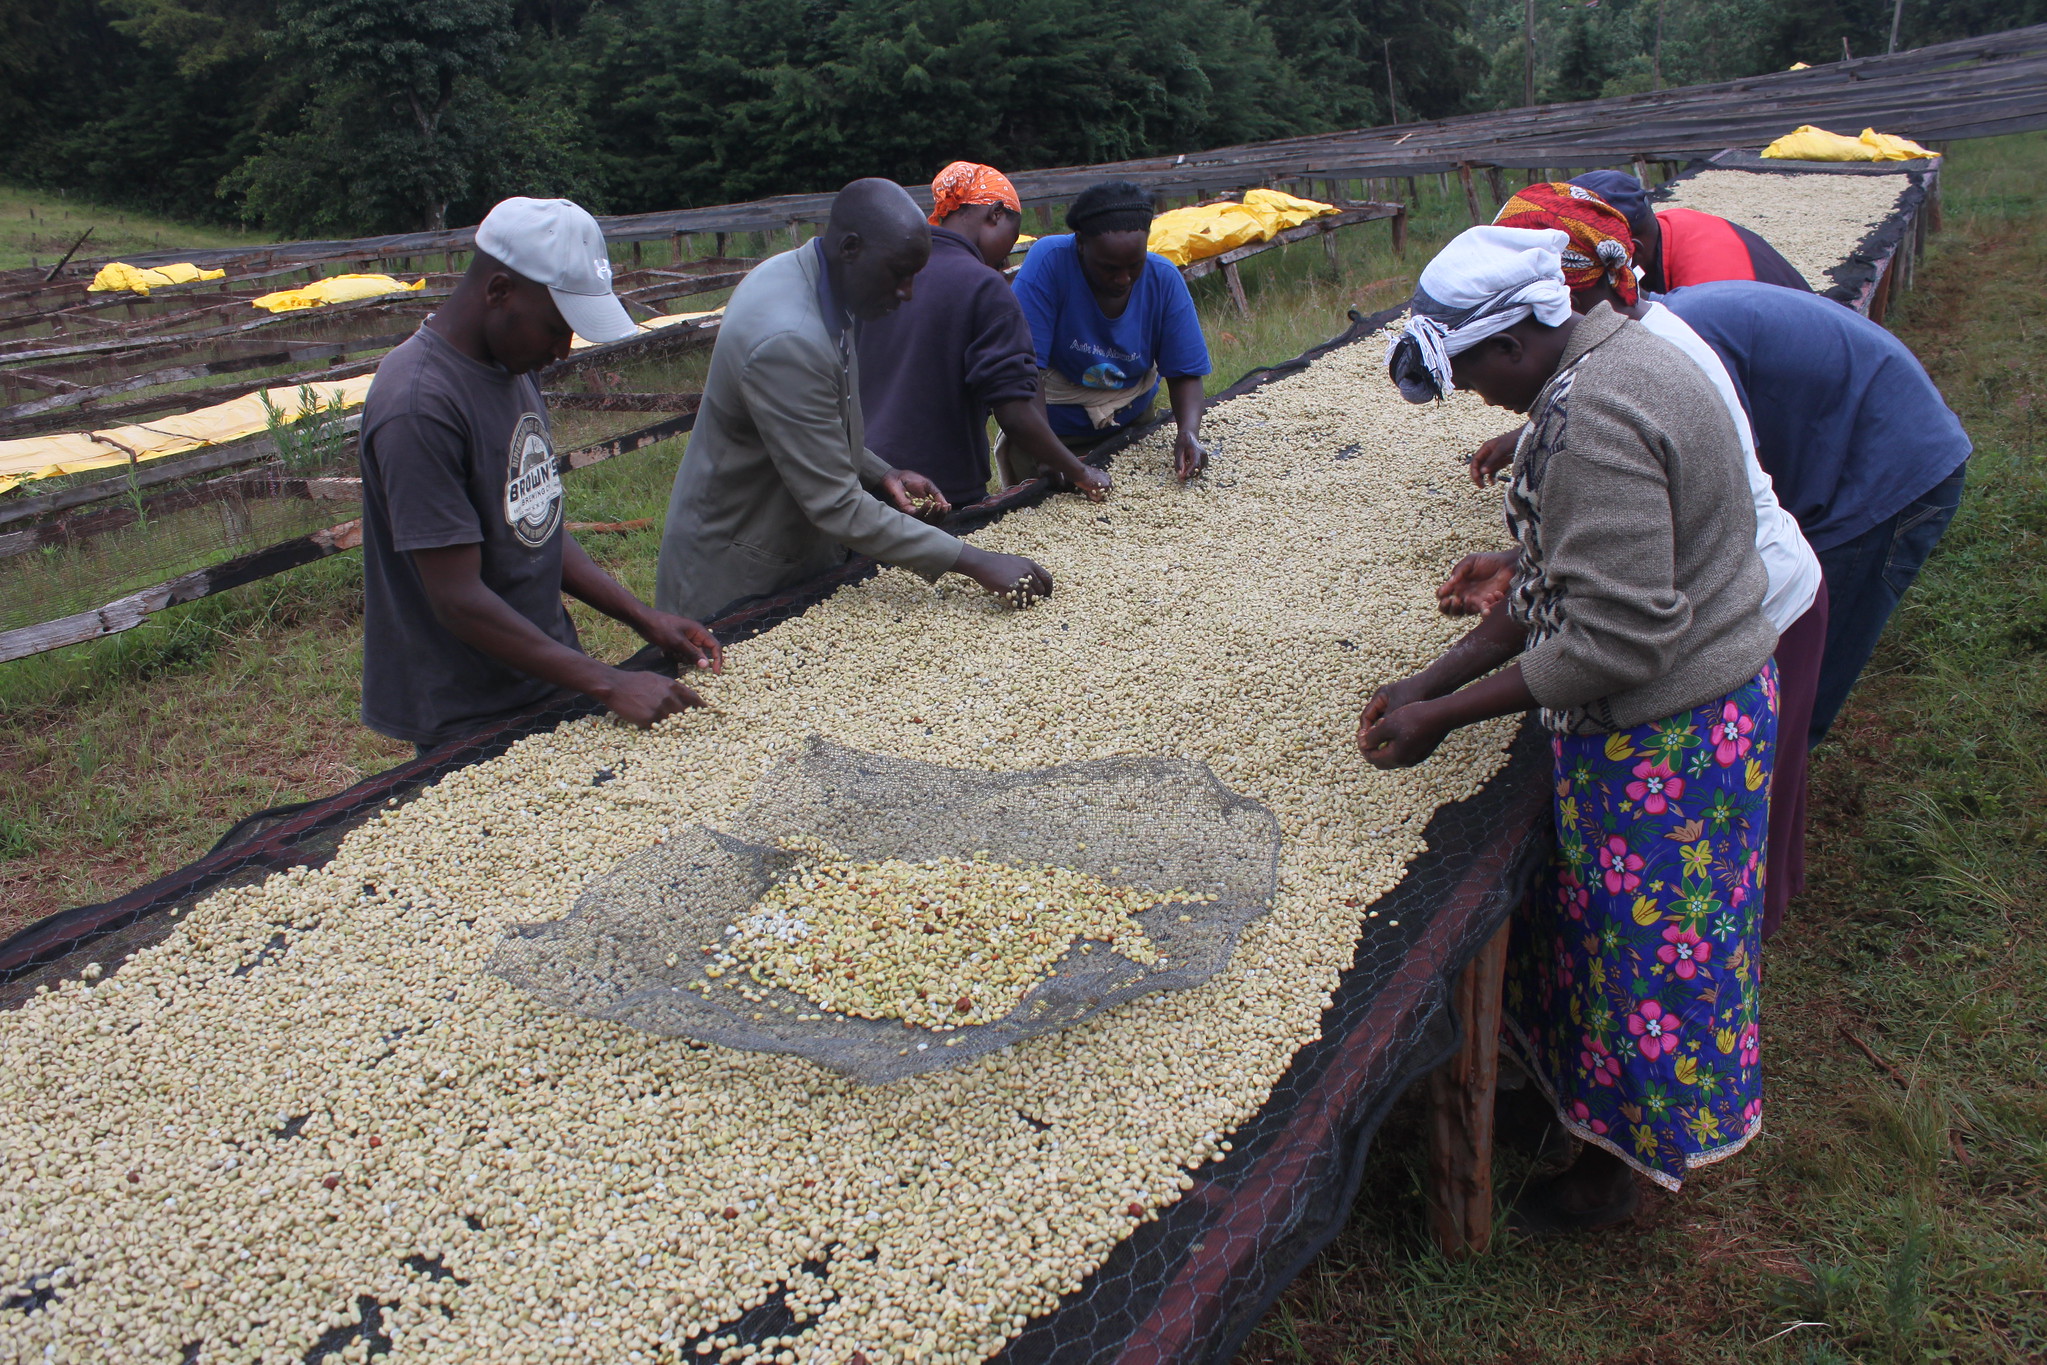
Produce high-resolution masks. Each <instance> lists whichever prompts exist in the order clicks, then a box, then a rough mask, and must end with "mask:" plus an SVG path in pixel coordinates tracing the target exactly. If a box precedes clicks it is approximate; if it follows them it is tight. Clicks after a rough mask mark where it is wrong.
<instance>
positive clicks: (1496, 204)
mask: <svg viewBox="0 0 2047 1365" xmlns="http://www.w3.org/2000/svg"><path fill="white" fill-rule="evenodd" d="M1485 183H1486V188H1487V189H1489V190H1491V191H1492V192H1493V212H1494V213H1498V212H1499V211H1500V209H1501V208H1502V207H1503V206H1504V205H1505V204H1506V202H1507V185H1506V182H1505V180H1504V178H1503V177H1502V176H1501V175H1500V168H1499V167H1498V166H1488V167H1486V168H1485Z"/></svg>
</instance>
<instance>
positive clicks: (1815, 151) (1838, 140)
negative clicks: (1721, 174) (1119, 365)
mask: <svg viewBox="0 0 2047 1365" xmlns="http://www.w3.org/2000/svg"><path fill="white" fill-rule="evenodd" d="M1763 155H1764V156H1767V157H1771V158H1774V159H1776V160H1779V161H1916V160H1918V159H1919V158H1920V157H1924V156H1934V155H1937V153H1935V152H1932V151H1930V150H1928V149H1927V148H1925V147H1922V146H1920V145H1919V144H1918V143H1916V142H1914V141H1912V139H1910V138H1907V137H1899V136H1898V135H1897V134H1896V133H1879V132H1878V131H1877V130H1876V129H1874V128H1864V129H1863V130H1862V136H1861V137H1849V136H1847V135H1846V134H1844V133H1830V132H1828V131H1827V130H1826V129H1824V128H1815V127H1813V126H1812V125H1811V124H1810V123H1808V124H1806V125H1805V126H1803V127H1801V128H1796V129H1793V130H1792V131H1791V132H1788V133H1786V134H1785V135H1784V136H1782V137H1780V138H1778V139H1777V140H1776V141H1775V142H1773V143H1771V144H1770V145H1769V146H1767V147H1765V148H1763Z"/></svg>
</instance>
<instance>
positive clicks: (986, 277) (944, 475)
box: [860, 161, 1109, 507]
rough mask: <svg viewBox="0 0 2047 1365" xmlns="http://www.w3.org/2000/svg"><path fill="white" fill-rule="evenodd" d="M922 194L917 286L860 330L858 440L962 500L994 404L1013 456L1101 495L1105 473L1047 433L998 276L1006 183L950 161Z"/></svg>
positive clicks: (977, 488)
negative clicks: (926, 257)
mask: <svg viewBox="0 0 2047 1365" xmlns="http://www.w3.org/2000/svg"><path fill="white" fill-rule="evenodd" d="M931 193H932V199H933V201H934V202H933V208H932V211H931V223H932V229H931V261H930V263H929V264H928V265H926V266H925V267H924V269H923V270H922V271H921V272H919V273H918V275H917V280H916V292H915V293H914V294H913V295H912V296H911V298H910V299H909V301H908V302H906V303H904V304H903V305H902V307H900V308H898V309H897V310H896V311H895V312H893V313H891V314H889V315H888V316H887V317H885V318H879V319H875V320H873V321H870V322H868V323H867V324H866V326H865V327H864V329H863V330H862V332H861V336H860V406H861V409H862V411H863V412H864V413H865V414H866V418H867V444H868V446H869V447H870V448H871V449H872V450H873V451H874V453H875V454H877V455H879V456H881V457H882V458H883V459H884V460H887V461H888V462H889V463H890V464H892V465H894V466H895V467H896V468H898V469H908V470H914V471H916V472H917V473H919V474H922V475H924V476H925V477H926V478H928V479H930V480H931V481H932V482H933V483H935V484H937V485H938V488H939V491H940V492H942V493H943V494H944V495H945V498H946V501H947V502H948V503H950V504H951V505H952V506H955V507H958V506H963V505H965V504H967V503H971V502H978V501H980V500H981V499H982V498H984V497H986V496H987V493H988V474H989V470H988V417H989V415H990V414H991V413H992V414H993V415H994V417H995V421H996V423H997V424H998V425H999V426H1000V427H1001V428H1002V431H1003V434H1004V436H1005V437H1006V438H1007V439H1008V441H1009V442H1011V443H1012V444H1013V445H1014V446H1015V447H1016V448H1017V449H1018V450H1019V452H1020V453H1022V454H1024V455H1027V456H1030V457H1032V458H1033V459H1035V460H1036V462H1037V465H1038V467H1039V468H1041V469H1045V470H1048V471H1051V472H1052V475H1053V477H1054V478H1055V479H1057V480H1063V481H1064V482H1065V483H1067V484H1069V485H1070V486H1072V487H1074V488H1076V489H1078V490H1079V491H1080V492H1082V493H1085V494H1086V495H1087V496H1088V497H1090V498H1092V499H1094V500H1096V501H1100V500H1101V499H1102V498H1103V497H1104V496H1106V495H1107V493H1108V490H1109V476H1108V474H1107V473H1105V472H1104V471H1102V470H1099V469H1095V468H1093V467H1092V466H1089V465H1086V464H1083V463H1081V461H1080V460H1079V458H1078V457H1076V456H1075V455H1074V454H1073V452H1072V451H1070V450H1068V449H1067V448H1066V444H1065V443H1064V442H1063V441H1061V440H1060V439H1059V438H1058V437H1057V436H1056V435H1054V434H1053V432H1052V426H1051V423H1050V422H1049V421H1048V420H1047V418H1046V416H1045V407H1044V403H1043V401H1042V399H1041V397H1040V395H1039V390H1038V364H1037V357H1036V351H1035V349H1034V348H1033V346H1032V344H1031V329H1030V324H1029V323H1028V322H1026V321H1025V319H1024V313H1023V308H1022V306H1021V305H1020V304H1019V303H1018V302H1017V301H1016V296H1015V295H1014V294H1013V293H1011V292H1010V288H1009V284H1008V282H1007V281H1005V280H1004V279H1003V277H1002V273H1001V272H1002V266H1003V264H1004V263H1005V262H1006V261H1007V260H1008V257H1009V253H1010V250H1011V249H1012V248H1013V247H1015V245H1016V238H1017V233H1018V231H1019V230H1020V229H1021V228H1022V226H1023V205H1022V201H1020V200H1019V199H1018V198H1017V193H1016V190H1015V188H1014V187H1013V186H1012V185H1011V184H1010V183H1009V180H1008V178H1007V177H1006V176H1004V175H1003V174H1002V173H1001V172H1000V171H998V170H996V169H994V168H993V167H991V166H980V165H975V164H974V163H972V162H966V161H955V162H953V163H952V164H951V165H950V166H947V167H946V168H945V169H944V170H942V171H940V172H939V173H938V177H937V179H935V180H933V181H932V182H931Z"/></svg>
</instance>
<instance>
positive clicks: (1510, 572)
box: [1436, 550, 1521, 616]
mask: <svg viewBox="0 0 2047 1365" xmlns="http://www.w3.org/2000/svg"><path fill="white" fill-rule="evenodd" d="M1520 557H1521V556H1520V552H1519V551H1516V550H1488V551H1486V552H1485V553H1483V554H1475V555H1466V556H1465V557H1464V558H1462V559H1460V560H1458V561H1457V567H1456V568H1454V569H1452V570H1450V576H1449V577H1448V578H1446V579H1444V580H1443V586H1442V587H1440V588H1437V589H1436V609H1437V610H1438V611H1440V612H1442V613H1443V614H1444V615H1445V616H1483V615H1485V614H1486V613H1487V612H1489V611H1491V610H1492V609H1493V606H1494V604H1495V603H1497V602H1499V600H1500V599H1501V598H1503V597H1505V596H1506V595H1507V590H1508V589H1509V588H1511V587H1513V586H1514V565H1515V564H1516V563H1517V562H1518V561H1519V559H1520Z"/></svg>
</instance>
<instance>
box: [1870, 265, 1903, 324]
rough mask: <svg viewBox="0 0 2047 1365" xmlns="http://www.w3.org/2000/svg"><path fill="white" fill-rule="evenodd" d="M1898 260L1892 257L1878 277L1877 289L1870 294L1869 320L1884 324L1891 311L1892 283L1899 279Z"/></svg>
mask: <svg viewBox="0 0 2047 1365" xmlns="http://www.w3.org/2000/svg"><path fill="white" fill-rule="evenodd" d="M1897 273H1898V258H1897V257H1896V256H1892V257H1891V259H1890V261H1889V262H1888V263H1887V264H1886V265H1885V266H1884V273H1883V274H1882V275H1879V276H1878V277H1877V281H1876V288H1875V289H1873V290H1871V291H1870V294H1869V320H1870V321H1871V322H1879V323H1880V322H1882V321H1883V320H1884V315H1885V314H1886V313H1888V312H1890V310H1891V281H1892V280H1893V279H1895V278H1896V277H1897Z"/></svg>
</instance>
